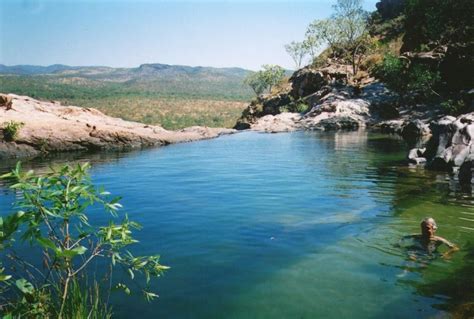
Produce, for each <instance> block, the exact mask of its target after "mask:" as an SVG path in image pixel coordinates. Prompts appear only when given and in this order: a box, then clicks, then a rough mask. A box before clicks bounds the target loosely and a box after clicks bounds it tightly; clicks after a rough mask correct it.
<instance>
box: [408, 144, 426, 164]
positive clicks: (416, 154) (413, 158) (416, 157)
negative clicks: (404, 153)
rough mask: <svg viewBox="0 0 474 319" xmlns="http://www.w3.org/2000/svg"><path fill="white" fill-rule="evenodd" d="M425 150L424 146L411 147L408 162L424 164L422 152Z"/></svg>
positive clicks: (424, 159)
mask: <svg viewBox="0 0 474 319" xmlns="http://www.w3.org/2000/svg"><path fill="white" fill-rule="evenodd" d="M425 152H426V148H413V149H411V150H410V152H408V162H409V163H411V164H416V165H420V164H425V163H426V158H425V157H424V154H425Z"/></svg>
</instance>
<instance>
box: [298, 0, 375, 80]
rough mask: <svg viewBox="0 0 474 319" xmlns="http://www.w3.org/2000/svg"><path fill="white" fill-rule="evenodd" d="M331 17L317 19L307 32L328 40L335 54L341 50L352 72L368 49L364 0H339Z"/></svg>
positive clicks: (366, 15)
mask: <svg viewBox="0 0 474 319" xmlns="http://www.w3.org/2000/svg"><path fill="white" fill-rule="evenodd" d="M333 8H334V10H335V12H334V14H333V15H332V16H331V18H330V19H323V20H315V21H314V22H312V23H311V24H310V25H309V26H308V29H307V31H306V34H307V35H309V36H311V37H314V38H316V39H320V41H321V42H326V43H327V44H328V45H329V47H330V48H331V50H332V53H333V55H336V53H338V52H340V53H341V54H342V57H343V58H344V59H345V60H348V62H349V63H350V64H351V65H352V72H353V74H356V73H357V71H358V69H359V64H360V55H361V54H362V53H363V52H364V51H365V50H366V49H367V44H369V43H370V41H367V35H368V33H367V19H368V14H367V12H365V11H364V10H363V9H362V0H337V3H336V4H335V5H334V6H333Z"/></svg>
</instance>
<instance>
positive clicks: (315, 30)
mask: <svg viewBox="0 0 474 319" xmlns="http://www.w3.org/2000/svg"><path fill="white" fill-rule="evenodd" d="M306 35H307V38H314V39H320V40H319V41H320V42H321V44H322V43H324V42H326V43H327V45H328V46H329V47H330V48H331V49H332V51H333V54H335V52H336V51H337V48H338V47H340V46H341V41H342V39H341V38H342V35H341V30H340V28H339V26H338V22H337V20H335V19H323V20H315V21H313V22H312V23H311V24H310V25H309V26H308V29H307V30H306Z"/></svg>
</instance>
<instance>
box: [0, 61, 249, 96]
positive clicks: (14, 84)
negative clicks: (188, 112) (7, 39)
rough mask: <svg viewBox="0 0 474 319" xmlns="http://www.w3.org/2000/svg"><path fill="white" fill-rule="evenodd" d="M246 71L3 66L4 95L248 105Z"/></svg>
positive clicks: (175, 67)
mask: <svg viewBox="0 0 474 319" xmlns="http://www.w3.org/2000/svg"><path fill="white" fill-rule="evenodd" d="M249 72H251V71H249V70H245V69H242V68H214V67H201V66H198V67H191V66H184V65H168V64H159V63H152V64H142V65H140V66H139V67H136V68H112V67H106V66H68V65H62V64H54V65H49V66H37V65H14V66H6V65H3V64H0V91H2V92H9V93H17V94H24V95H30V96H33V97H37V98H58V99H65V98H71V97H74V98H77V97H91V96H103V95H107V96H110V95H111V94H114V95H116V94H127V95H143V94H145V95H156V96H179V97H193V98H195V97H198V98H199V97H203V98H210V97H212V98H219V99H231V100H248V99H249V98H250V97H251V96H252V92H251V90H250V89H249V88H248V87H246V86H244V85H243V79H244V78H245V76H246V75H247V74H248V73H249Z"/></svg>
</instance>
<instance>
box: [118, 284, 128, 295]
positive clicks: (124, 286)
mask: <svg viewBox="0 0 474 319" xmlns="http://www.w3.org/2000/svg"><path fill="white" fill-rule="evenodd" d="M115 289H120V290H123V291H124V292H125V293H126V294H127V295H130V288H128V287H127V285H125V284H122V283H118V284H117V285H116V286H115Z"/></svg>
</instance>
